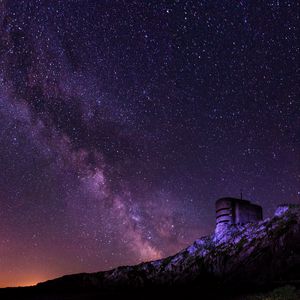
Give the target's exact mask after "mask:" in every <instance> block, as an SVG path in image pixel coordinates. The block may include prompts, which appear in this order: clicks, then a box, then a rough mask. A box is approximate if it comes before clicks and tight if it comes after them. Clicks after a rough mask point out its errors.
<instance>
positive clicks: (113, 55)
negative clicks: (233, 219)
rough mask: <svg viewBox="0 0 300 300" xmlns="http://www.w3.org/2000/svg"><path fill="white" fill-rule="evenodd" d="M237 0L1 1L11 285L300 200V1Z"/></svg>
mask: <svg viewBox="0 0 300 300" xmlns="http://www.w3.org/2000/svg"><path fill="white" fill-rule="evenodd" d="M224 2H225V1H180V0H178V1H90V0H86V1H59V0H57V1H50V0H49V1H47V0H45V1H31V0H28V1H21V0H18V1H17V0H7V1H5V0H4V1H3V0H0V286H14V285H28V284H33V283H36V282H38V281H42V280H46V279H49V278H53V277H56V276H60V275H63V274H67V273H76V272H92V271H100V270H105V269H109V268H112V267H116V266H118V265H127V264H135V263H139V262H141V261H147V260H151V259H156V258H159V257H163V256H167V255H170V254H173V253H175V252H176V251H179V250H181V249H182V248H184V247H185V246H187V245H188V244H189V243H191V242H192V241H193V240H195V239H196V238H199V237H200V236H202V235H205V234H208V233H210V232H211V231H212V230H213V228H214V202H215V200H216V199H217V198H219V197H222V196H239V194H240V191H241V190H242V191H243V195H244V197H245V198H249V199H250V200H251V201H253V202H256V203H259V204H261V205H262V206H263V208H264V214H265V216H269V215H271V213H273V211H274V209H275V207H276V206H277V205H278V204H280V203H283V202H292V203H296V202H299V201H300V192H299V183H300V182H299V181H300V175H299V174H300V151H299V136H300V119H299V112H300V106H299V102H297V101H299V96H300V95H299V85H298V84H297V82H296V71H297V68H298V67H299V46H298V44H299V43H298V42H299V41H298V40H297V34H298V33H299V32H298V30H299V27H298V25H299V6H298V4H297V1H264V3H260V4H259V5H258V4H256V5H254V4H251V3H250V1H239V2H237V1H226V3H224Z"/></svg>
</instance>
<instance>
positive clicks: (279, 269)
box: [37, 205, 300, 290]
mask: <svg viewBox="0 0 300 300" xmlns="http://www.w3.org/2000/svg"><path fill="white" fill-rule="evenodd" d="M299 280H300V206H299V205H285V206H281V207H279V208H278V210H277V211H276V214H275V215H274V217H273V218H268V219H265V220H263V221H260V222H258V223H249V224H246V225H243V226H241V225H231V226H229V227H226V230H224V232H219V233H218V235H215V234H212V235H210V236H207V237H203V238H201V239H199V240H196V241H195V242H194V243H193V244H192V245H191V246H189V247H188V248H186V249H184V250H183V251H181V252H179V253H177V254H176V255H174V256H170V257H167V258H164V259H160V260H156V261H152V262H148V263H142V264H139V265H136V266H129V267H119V268H116V269H114V270H110V271H106V272H99V273H93V274H77V275H70V276H64V277H61V278H58V279H55V280H50V281H47V282H44V283H40V284H38V286H37V288H51V289H52V288H58V289H59V288H63V289H68V288H71V289H74V287H80V288H97V289H109V288H113V289H114V288H122V287H123V288H147V287H150V288H152V287H170V286H171V287H172V286H177V287H178V286H186V285H189V286H193V287H197V288H200V289H201V290H205V289H212V288H213V289H215V288H218V289H221V290H222V289H232V288H233V289H237V288H238V289H241V290H243V289H244V290H247V289H248V290H249V289H251V290H253V289H255V288H260V287H265V286H274V285H276V284H278V283H279V284H280V282H281V283H286V282H297V281H298V282H299Z"/></svg>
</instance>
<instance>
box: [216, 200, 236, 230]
mask: <svg viewBox="0 0 300 300" xmlns="http://www.w3.org/2000/svg"><path fill="white" fill-rule="evenodd" d="M233 218H234V210H233V206H232V200H231V199H229V198H223V199H219V200H218V201H217V202H216V223H217V225H218V224H221V223H228V224H232V223H233Z"/></svg>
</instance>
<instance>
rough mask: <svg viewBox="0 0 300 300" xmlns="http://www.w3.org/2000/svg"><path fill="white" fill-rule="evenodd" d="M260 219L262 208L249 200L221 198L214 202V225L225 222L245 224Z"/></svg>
mask: <svg viewBox="0 0 300 300" xmlns="http://www.w3.org/2000/svg"><path fill="white" fill-rule="evenodd" d="M260 220H262V208H261V206H259V205H255V204H252V203H251V202H250V201H247V200H241V199H235V198H221V199H219V200H218V201H217V202H216V227H218V226H220V225H222V226H223V225H227V224H246V223H249V222H257V221H260Z"/></svg>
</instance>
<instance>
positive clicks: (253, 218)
mask: <svg viewBox="0 0 300 300" xmlns="http://www.w3.org/2000/svg"><path fill="white" fill-rule="evenodd" d="M260 220H262V208H261V206H259V205H254V204H251V203H250V202H249V203H243V202H237V203H236V217H235V221H234V223H235V224H246V223H249V222H258V221H260Z"/></svg>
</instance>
